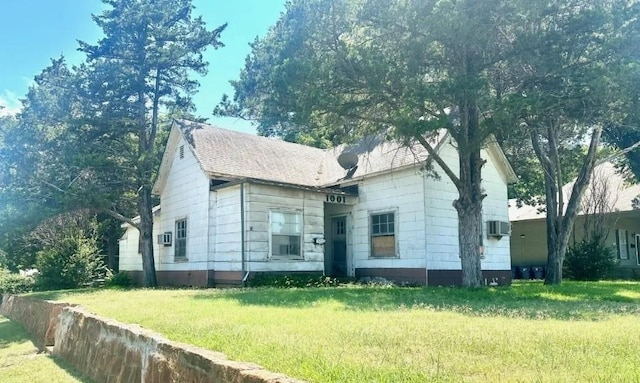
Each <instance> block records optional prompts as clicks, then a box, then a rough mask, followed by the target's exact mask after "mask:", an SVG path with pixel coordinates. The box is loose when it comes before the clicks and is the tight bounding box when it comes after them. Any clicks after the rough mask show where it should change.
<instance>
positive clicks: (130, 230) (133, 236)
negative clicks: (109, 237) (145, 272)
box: [118, 215, 160, 271]
mask: <svg viewBox="0 0 640 383" xmlns="http://www.w3.org/2000/svg"><path fill="white" fill-rule="evenodd" d="M159 222H160V218H159V217H158V216H157V215H154V217H153V258H154V261H155V263H156V264H158V257H159V254H160V246H159V245H158V243H157V241H156V238H157V235H158V234H160V231H159V230H158V224H159ZM124 227H125V233H124V234H123V236H122V237H121V238H120V241H119V251H120V253H119V254H120V258H119V261H118V267H119V269H118V270H120V271H142V255H141V254H140V253H138V241H139V239H140V232H139V231H138V229H136V228H135V227H133V226H131V225H124Z"/></svg>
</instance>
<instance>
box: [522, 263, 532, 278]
mask: <svg viewBox="0 0 640 383" xmlns="http://www.w3.org/2000/svg"><path fill="white" fill-rule="evenodd" d="M519 274H520V279H524V280H529V279H531V267H529V266H520V273H519Z"/></svg>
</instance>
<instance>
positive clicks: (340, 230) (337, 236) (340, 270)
mask: <svg viewBox="0 0 640 383" xmlns="http://www.w3.org/2000/svg"><path fill="white" fill-rule="evenodd" d="M331 231H332V233H331V238H332V239H331V242H332V243H331V248H332V250H333V251H332V253H333V262H332V265H331V276H332V277H346V276H347V217H346V216H342V217H335V218H332V219H331Z"/></svg>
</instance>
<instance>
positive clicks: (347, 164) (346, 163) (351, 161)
mask: <svg viewBox="0 0 640 383" xmlns="http://www.w3.org/2000/svg"><path fill="white" fill-rule="evenodd" d="M338 163H339V164H340V166H342V168H343V169H345V170H349V169H353V168H354V167H356V165H358V155H357V154H355V153H353V152H342V153H341V154H340V155H339V156H338Z"/></svg>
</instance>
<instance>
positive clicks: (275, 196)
mask: <svg viewBox="0 0 640 383" xmlns="http://www.w3.org/2000/svg"><path fill="white" fill-rule="evenodd" d="M324 198H325V195H324V194H321V193H317V192H311V191H304V190H298V189H293V188H284V187H278V186H268V185H256V184H251V185H246V186H245V201H246V211H245V229H246V236H245V240H246V257H247V264H246V269H247V271H250V272H254V271H320V272H321V271H323V270H324V246H322V245H315V244H314V243H313V238H314V237H315V236H318V235H320V236H322V235H324V202H323V201H324ZM270 210H284V211H287V210H288V211H296V212H301V213H302V220H303V227H304V234H303V238H302V242H303V245H302V252H303V258H304V259H303V260H273V259H269V211H270Z"/></svg>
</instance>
